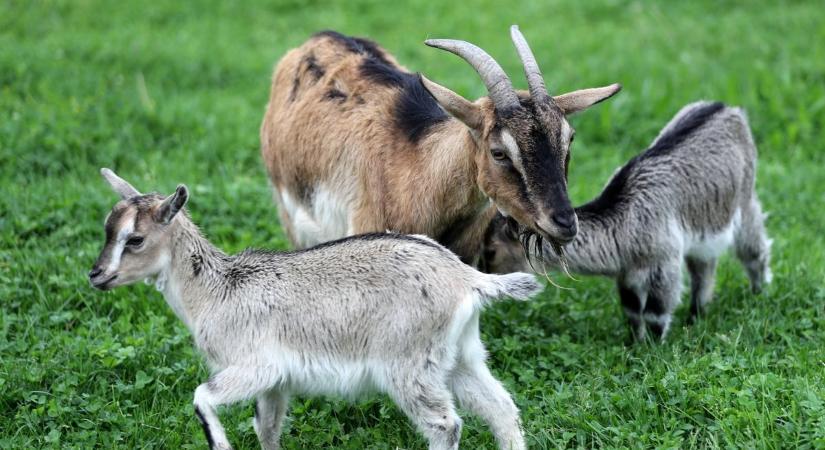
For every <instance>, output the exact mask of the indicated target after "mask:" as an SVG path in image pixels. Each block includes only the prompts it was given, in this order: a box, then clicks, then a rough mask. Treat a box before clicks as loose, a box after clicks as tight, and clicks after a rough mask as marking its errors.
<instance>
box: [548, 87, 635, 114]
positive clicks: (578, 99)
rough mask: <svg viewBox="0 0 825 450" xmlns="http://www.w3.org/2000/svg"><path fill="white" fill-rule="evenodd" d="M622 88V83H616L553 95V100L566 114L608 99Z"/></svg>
mask: <svg viewBox="0 0 825 450" xmlns="http://www.w3.org/2000/svg"><path fill="white" fill-rule="evenodd" d="M621 90H622V85H621V84H619V83H615V84H611V85H610V86H604V87H598V88H592V89H581V90H578V91H573V92H568V93H567V94H562V95H557V96H555V97H553V101H555V102H556V105H558V106H559V108H561V110H562V111H564V114H565V115H569V114H573V113H577V112H579V111H581V110H583V109H587V108H589V107H591V106H593V105H595V104H596V103H599V102H601V101H603V100H607V99H608V98H610V97H612V96H614V95H615V94H616V93H617V92H619V91H621Z"/></svg>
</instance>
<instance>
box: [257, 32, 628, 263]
mask: <svg viewBox="0 0 825 450" xmlns="http://www.w3.org/2000/svg"><path fill="white" fill-rule="evenodd" d="M428 82H429V81H428ZM429 83H432V82H429ZM617 90H618V88H612V89H609V90H606V91H605V92H604V93H602V92H601V91H599V94H598V95H594V94H593V90H589V91H588V93H587V95H581V96H580V95H578V94H577V92H578V91H576V92H573V93H569V94H565V95H564V96H560V98H562V100H564V102H563V103H562V104H564V105H571V106H570V107H571V108H576V109H575V110H576V111H578V110H579V109H583V108H584V107H586V106H587V105H590V104H593V103H596V102H597V101H599V100H600V99H604V98H607V97H609V96H610V95H612V94H613V93H615V92H616V91H617ZM442 92H448V94H445V95H447V96H448V97H449V99H452V100H455V99H456V98H458V96H457V95H456V94H455V93H452V92H451V91H447V90H446V89H445V90H443V91H442ZM520 97H521V100H522V101H521V104H520V105H517V107H515V108H512V109H509V110H506V111H498V110H496V108H495V106H494V105H493V103H492V101H491V100H490V99H489V98H487V97H484V98H482V99H479V100H478V101H477V102H475V103H470V102H468V101H466V100H464V99H460V102H463V104H462V106H463V107H464V108H465V109H467V110H471V112H472V113H473V117H476V118H479V120H478V121H477V122H476V121H473V123H472V124H471V125H468V124H467V123H465V122H462V121H461V120H459V119H458V118H456V117H454V115H455V114H453V112H455V111H454V110H452V109H451V106H450V105H451V104H453V103H455V102H453V103H450V102H446V101H443V99H442V101H443V102H442V103H440V102H439V100H438V98H439V97H438V96H435V97H434V96H433V94H431V92H430V90H428V88H427V87H426V83H423V81H422V79H421V77H420V75H417V74H414V73H411V72H409V71H407V70H406V69H405V68H404V67H402V66H400V65H399V64H398V63H397V62H396V60H395V58H393V57H392V56H391V55H390V54H389V53H387V52H386V51H385V50H384V49H382V48H381V47H379V46H378V45H377V44H375V43H374V42H372V41H369V40H366V39H362V38H354V37H348V36H344V35H342V34H340V33H336V32H333V31H326V32H322V33H319V34H317V35H315V36H313V37H312V38H311V39H309V40H308V41H307V42H306V43H304V44H303V45H301V46H300V47H299V48H296V49H293V50H291V51H289V52H288V53H287V54H286V55H285V56H284V57H283V58H282V59H281V61H280V62H279V63H278V65H277V67H276V69H275V73H274V75H273V79H272V87H271V95H270V99H269V104H268V106H267V111H266V115H265V116H264V119H263V123H262V125H261V153H262V156H263V160H264V163H265V165H266V168H267V171H268V173H269V176H270V179H271V181H272V185H273V188H274V198H275V200H276V203H277V204H278V211H279V214H280V217H281V223H282V225H283V226H284V229H285V230H286V232H287V234H288V236H289V238H290V240H291V241H292V243H293V245H294V246H295V247H297V248H304V247H308V246H312V245H315V244H318V243H320V242H324V241H327V240H331V239H337V238H340V237H343V236H348V235H352V234H358V233H366V232H374V231H386V230H392V231H395V232H400V233H418V234H425V235H427V236H432V237H433V238H436V239H438V240H439V242H440V243H442V244H444V245H445V246H447V247H448V248H450V249H451V250H452V251H454V252H456V253H457V254H458V255H459V256H460V257H461V259H462V260H463V261H465V262H468V263H474V262H475V261H476V259H477V256H478V254H479V252H480V249H481V244H482V240H481V239H482V236H483V233H484V230H485V228H486V226H487V224H488V223H489V221H490V219H491V217H492V215H493V214H494V212H495V209H499V210H501V211H504V212H506V213H507V214H508V215H509V216H512V217H514V218H515V219H516V220H518V221H519V222H521V223H524V224H526V225H527V226H530V227H533V226H535V227H537V229H536V230H535V231H536V232H539V233H543V234H545V235H546V236H547V237H548V238H551V239H558V240H568V239H570V238H571V237H572V235H573V234H575V216H574V215H573V210H572V207H571V206H570V202H569V200H568V198H567V189H566V180H565V177H564V173H565V167H566V160H567V152H568V147H569V138H570V136H571V135H572V132H573V130H572V128H571V127H570V126H569V125H568V124H567V121H566V120H565V116H564V115H565V113H566V111H565V110H564V109H563V108H562V107H560V106H557V105H555V104H552V99H550V100H548V102H549V103H547V104H542V105H538V106H537V105H534V104H533V102H532V100H531V99H530V98H529V94H527V93H521V94H520ZM445 98H446V97H445ZM576 99H577V100H578V102H575V101H574V100H576ZM445 111H446V112H445ZM451 111H452V112H451ZM447 112H450V113H451V114H453V115H448V114H447ZM465 120H466V119H465ZM494 151H495V152H499V151H503V152H505V153H506V154H507V155H508V157H507V159H506V160H503V161H502V160H496V159H494V158H493V157H492V156H491V152H494ZM557 219H560V220H561V221H560V222H559V221H558V220H557ZM537 224H538V225H537ZM559 224H561V225H559Z"/></svg>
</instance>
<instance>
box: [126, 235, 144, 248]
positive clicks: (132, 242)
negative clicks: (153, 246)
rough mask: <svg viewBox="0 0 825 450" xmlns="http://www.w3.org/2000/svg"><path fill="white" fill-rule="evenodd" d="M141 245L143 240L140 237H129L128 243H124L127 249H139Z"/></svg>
mask: <svg viewBox="0 0 825 450" xmlns="http://www.w3.org/2000/svg"><path fill="white" fill-rule="evenodd" d="M141 245H143V238H142V237H140V236H133V237H130V238H129V240H128V241H126V246H127V247H140V246H141Z"/></svg>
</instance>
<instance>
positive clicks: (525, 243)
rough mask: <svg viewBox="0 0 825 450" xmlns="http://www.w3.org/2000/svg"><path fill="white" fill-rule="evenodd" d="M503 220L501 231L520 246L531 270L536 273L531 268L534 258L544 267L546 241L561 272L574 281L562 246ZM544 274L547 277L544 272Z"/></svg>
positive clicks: (509, 218)
mask: <svg viewBox="0 0 825 450" xmlns="http://www.w3.org/2000/svg"><path fill="white" fill-rule="evenodd" d="M504 220H505V222H504V227H503V231H504V234H505V236H506V237H507V238H509V239H513V240H517V241H518V242H519V243H520V244H521V248H522V250H523V251H524V257H525V258H527V263H528V264H529V265H530V269H531V270H533V271H534V272H536V273H538V271H537V270H536V268H535V267H534V266H533V259H534V258H535V259H536V260H538V261H540V262H541V263H542V266H543V265H544V251H545V245H544V244H545V241H547V244H548V247H549V248H550V249H551V250H552V251H553V253H555V254H556V256H557V257H558V259H559V265H560V266H561V269H562V271H563V272H564V273H565V274H566V275H567V276H568V277H569V278H571V279H575V278H573V276H572V275H570V271H569V269H568V266H567V258H565V254H564V246H562V245H561V244H560V243H559V242H558V241H556V240H555V239H553V238H546V239H545V237H544V236H542V235H540V234H539V233H536V231H535V230H533V229H532V228H530V227H526V226H524V225H522V224H520V223H518V222H517V221H516V220H515V219H513V218H512V217H506V218H504ZM544 273H545V275H547V272H546V270H545V272H544ZM551 282H552V281H551Z"/></svg>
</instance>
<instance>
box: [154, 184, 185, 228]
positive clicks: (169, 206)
mask: <svg viewBox="0 0 825 450" xmlns="http://www.w3.org/2000/svg"><path fill="white" fill-rule="evenodd" d="M187 200H189V189H187V188H186V186H185V185H183V184H179V185H178V188H177V189H176V190H175V193H174V194H172V195H170V196H169V197H166V199H165V200H163V203H161V204H160V206H159V207H158V209H157V211H156V212H155V220H156V221H158V222H159V223H162V224H164V225H166V224H168V223H170V222H171V221H172V219H174V218H175V215H177V213H178V211H180V210H181V209H182V208H183V205H185V204H186V201H187Z"/></svg>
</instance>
